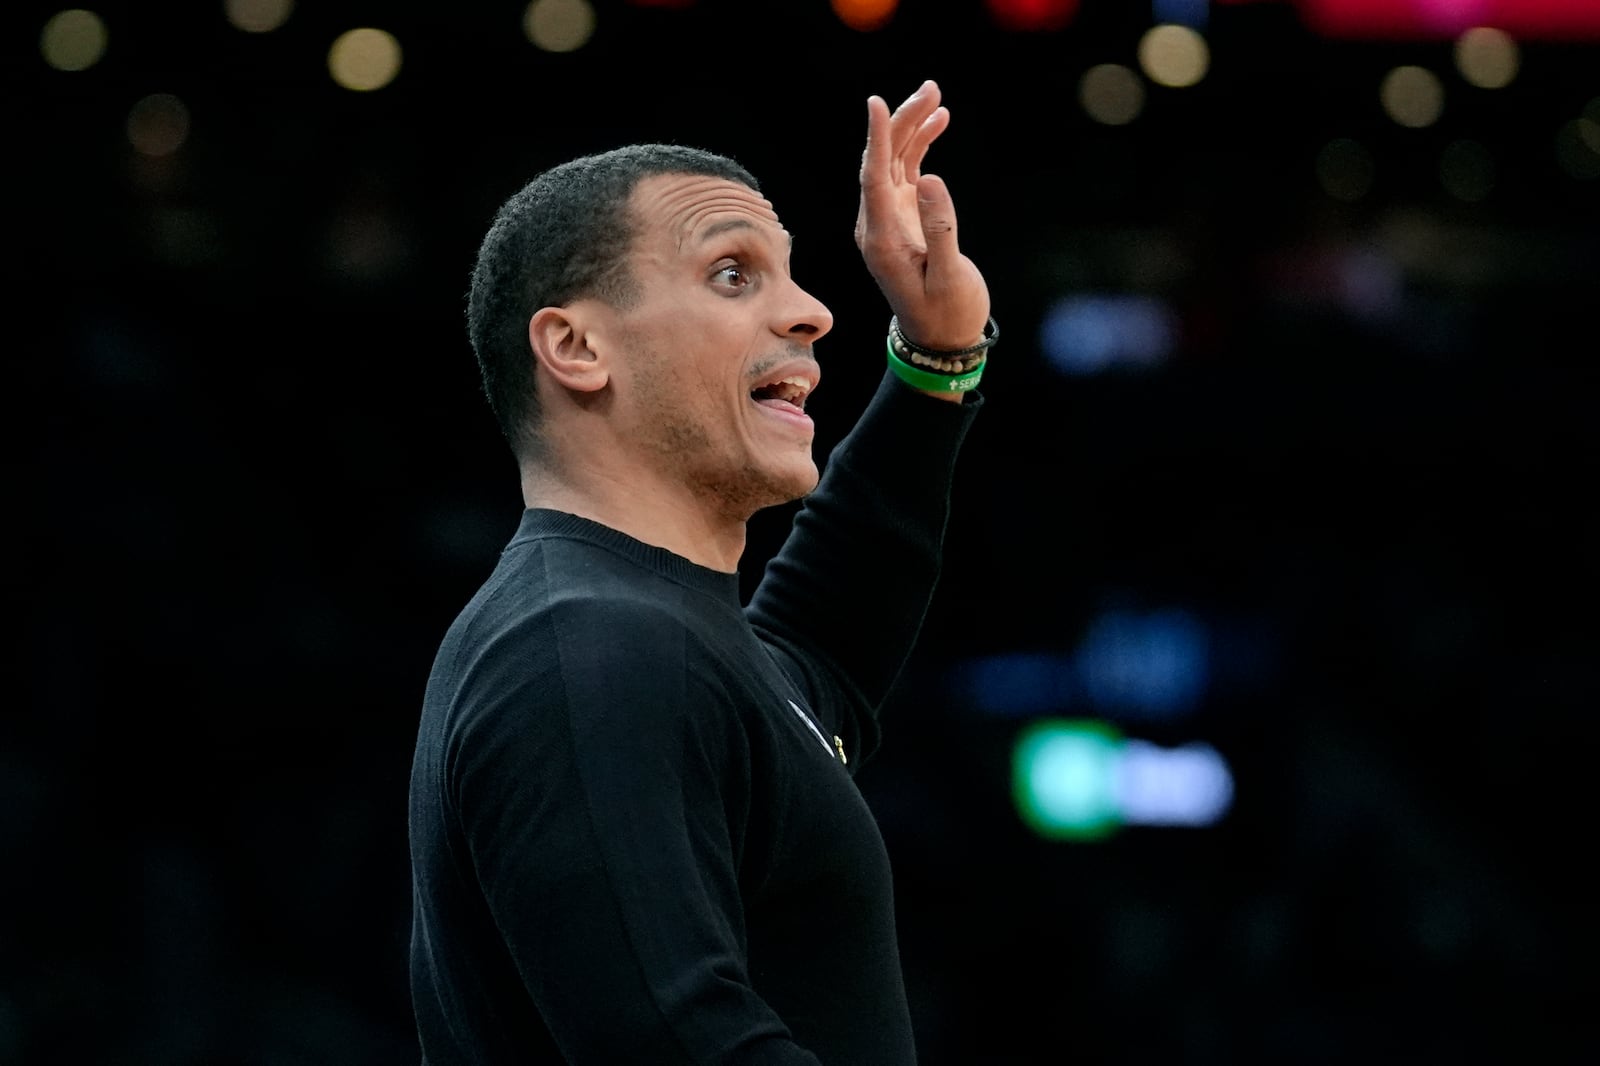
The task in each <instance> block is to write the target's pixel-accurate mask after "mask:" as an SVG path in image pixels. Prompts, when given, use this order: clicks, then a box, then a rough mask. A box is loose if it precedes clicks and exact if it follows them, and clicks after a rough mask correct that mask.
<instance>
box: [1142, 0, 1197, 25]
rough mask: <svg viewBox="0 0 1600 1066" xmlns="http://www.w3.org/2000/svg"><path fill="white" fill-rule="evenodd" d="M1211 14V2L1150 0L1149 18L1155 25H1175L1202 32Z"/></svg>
mask: <svg viewBox="0 0 1600 1066" xmlns="http://www.w3.org/2000/svg"><path fill="white" fill-rule="evenodd" d="M1210 14H1211V0H1151V3H1150V17H1151V21H1153V22H1156V23H1177V24H1178V25H1180V26H1188V27H1189V28H1190V29H1192V30H1203V29H1205V27H1206V20H1207V19H1208V18H1209V17H1210Z"/></svg>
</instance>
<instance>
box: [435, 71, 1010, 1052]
mask: <svg viewBox="0 0 1600 1066" xmlns="http://www.w3.org/2000/svg"><path fill="white" fill-rule="evenodd" d="M948 122H949V112H948V111H947V110H946V109H945V108H944V107H943V106H942V105H941V103H940V93H939V89H938V86H937V85H935V84H934V83H933V82H931V81H930V82H926V83H924V84H923V85H922V86H921V87H920V88H919V89H917V91H916V92H915V93H913V94H912V95H911V96H909V97H908V98H907V99H906V100H905V101H904V102H903V103H902V104H901V105H900V107H899V108H897V109H896V110H895V112H894V113H893V114H891V113H890V111H889V109H888V106H887V105H886V104H885V102H884V101H883V100H882V99H881V98H879V97H877V96H873V97H871V98H869V100H868V123H867V126H868V135H867V146H866V151H865V153H864V155H863V157H862V162H861V174H860V178H861V198H860V209H859V212H858V215H857V220H856V231H855V235H856V243H857V245H858V247H859V248H860V250H861V253H862V255H863V258H864V260H865V263H866V265H867V267H868V269H869V271H870V273H871V274H872V276H873V277H874V279H876V282H877V284H878V286H879V288H880V289H881V291H882V292H883V294H884V295H885V297H886V298H887V301H888V303H889V307H890V311H891V312H892V317H891V319H890V322H891V329H890V342H889V343H890V345H891V346H892V347H890V349H889V351H888V352H886V353H885V352H884V349H881V348H878V344H881V343H883V342H882V341H876V342H870V343H868V344H866V345H864V346H863V347H862V348H859V349H857V350H856V351H853V352H851V353H850V354H851V355H854V356H858V357H860V358H874V357H875V358H878V359H886V360H887V363H888V368H887V369H886V371H885V375H884V380H883V381H882V383H881V384H880V386H879V388H878V390H877V392H876V394H875V395H874V397H873V398H872V400H871V402H870V403H869V405H868V408H867V410H866V412H865V413H864V414H863V416H862V417H861V419H860V421H859V422H858V423H857V425H856V426H855V427H854V428H853V429H852V430H851V432H850V433H849V434H848V435H847V436H846V437H845V439H844V440H843V441H841V442H840V444H839V445H838V447H837V448H836V449H835V450H834V452H833V453H832V454H831V456H830V457H829V459H828V462H827V472H826V476H825V477H822V478H821V479H820V483H819V475H818V468H817V465H816V463H815V461H814V460H813V458H812V454H811V448H812V436H813V426H812V422H811V419H810V418H809V417H808V416H807V415H806V413H805V410H804V408H805V405H806V401H807V399H808V397H809V395H810V393H811V391H812V390H813V389H814V388H815V387H816V385H817V382H818V380H819V377H820V372H819V368H818V364H817V361H816V356H815V354H814V351H813V346H814V345H815V344H816V343H817V342H818V341H820V340H821V339H822V338H823V337H824V336H825V335H826V334H827V332H828V330H829V327H830V326H831V325H832V317H831V316H830V314H829V312H828V310H827V308H826V307H824V306H823V305H822V304H821V303H819V302H818V301H817V300H816V299H815V298H814V297H812V296H811V295H810V294H809V293H807V292H806V291H804V290H803V289H801V288H800V287H799V286H798V285H797V284H796V283H795V282H794V280H793V279H792V278H791V277H790V275H789V245H790V240H789V236H788V234H787V233H786V232H785V230H784V229H783V228H782V227H781V226H780V224H779V222H778V218H777V215H776V214H774V212H773V210H772V206H771V205H770V204H769V203H768V202H767V201H766V200H765V199H763V198H762V196H761V194H760V192H759V190H758V186H757V184H756V181H755V179H754V178H753V177H751V176H750V175H749V174H747V173H746V172H745V171H744V169H743V168H742V167H741V166H740V165H739V164H737V163H735V162H733V161H732V160H730V159H726V158H724V157H722V156H718V155H713V154H710V153H706V152H702V151H699V150H695V149H689V148H684V147H679V146H672V145H636V146H632V147H629V148H623V149H618V150H615V151H612V152H607V153H601V154H598V155H594V156H588V157H584V158H581V159H578V160H574V161H572V162H570V163H567V164H564V165H562V166H558V167H555V168H553V169H552V170H550V171H548V172H546V173H545V174H543V175H541V176H539V177H537V178H535V179H534V180H533V181H532V182H531V183H530V184H529V185H528V186H527V187H525V188H524V189H523V190H522V191H521V192H519V193H518V194H517V195H515V196H513V197H512V198H511V199H510V200H509V201H507V203H506V204H505V205H504V206H503V207H502V208H501V210H500V212H499V214H498V215H497V217H496V219H495V222H494V224H493V225H492V226H491V228H490V230H489V233H488V235H487V237H486V238H485V240H484V242H483V245H482V248H481V250H480V252H479V258H478V263H477V265H476V267H475V270H474V274H473V281H472V291H471V297H470V300H469V325H470V333H471V338H472V341H473V345H474V349H475V351H476V353H477V356H478V359H479V362H480V366H481V369H482V372H483V378H484V385H485V390H486V392H487V394H488V397H489V400H490V404H491V406H492V408H493V409H494V411H495V413H496V416H497V418H498V419H499V422H500V425H501V427H502V429H503V431H504V432H505V434H506V436H507V438H508V439H509V441H510V442H511V445H512V448H513V450H514V451H515V453H516V456H517V460H518V464H519V469H520V471H521V481H522V492H523V499H524V502H525V504H526V510H525V511H524V513H523V516H522V521H521V525H520V528H519V529H518V531H517V532H516V534H515V535H514V536H513V537H512V539H511V540H510V542H509V543H508V544H507V546H506V548H505V550H504V551H503V552H502V554H501V557H500V560H499V563H498V565H497V567H496V568H495V570H494V573H493V574H492V575H491V576H490V577H489V579H488V580H487V582H486V583H485V584H484V585H483V587H482V589H480V590H479V592H478V593H477V594H476V596H475V597H474V598H473V599H472V601H471V602H470V603H469V604H468V605H467V607H466V608H465V610H464V611H463V612H462V613H461V615H460V616H459V617H458V618H457V619H456V620H455V622H454V624H453V625H452V626H451V627H450V629H449V631H448V633H447V634H446V635H445V637H444V640H443V642H442V645H441V647H440V649H439V653H438V657H437V659H436V661H435V664H434V667H433V671H432V674H431V676H430V679H429V682H428V686H427V692H426V695H425V699H424V705H423V713H422V720H421V726H420V731H419V735H418V742H417V749H416V758H415V763H414V766H413V771H412V785H411V805H410V826H411V855H412V866H413V889H414V897H415V917H414V923H413V934H412V947H411V975H412V992H413V998H414V1006H415V1011H416V1017H417V1024H418V1031H419V1035H420V1039H421V1045H422V1052H423V1058H424V1060H425V1061H426V1062H428V1063H432V1064H434V1066H444V1064H449V1066H455V1064H458V1063H461V1064H465V1063H473V1064H479V1063H518V1064H522V1066H531V1064H537V1063H576V1064H591V1063H593V1064H605V1066H619V1064H632V1063H648V1064H665V1063H725V1064H734V1063H809V1064H817V1063H826V1064H829V1066H846V1064H852V1063H859V1064H862V1066H904V1064H910V1063H913V1062H915V1058H916V1052H915V1048H914V1044H913V1034H912V1030H911V1023H910V1015H909V1011H908V1008H907V1003H906V995H905V988H904V983H903V980H902V976H901V972H900V962H899V955H898V950H897V947H896V934H895V922H894V900H893V895H892V887H891V880H890V869H889V864H888V857H887V854H886V851H885V847H884V843H883V840H882V838H881V836H880V835H879V832H878V829H877V827H876V825H875V824H874V821H873V818H872V814H871V812H870V809H869V808H868V807H867V805H866V803H865V802H864V800H863V798H862V796H861V794H860V793H859V792H858V791H857V789H856V787H855V785H854V782H853V780H852V775H853V774H854V773H855V772H856V771H857V770H858V768H859V767H860V766H861V765H862V763H863V762H865V761H866V759H867V758H868V757H869V756H870V755H871V754H872V752H873V751H874V749H875V748H876V747H877V744H878V736H879V733H878V720H877V712H878V708H879V707H880V706H881V705H882V704H883V702H884V700H885V699H886V697H887V696H888V694H889V692H890V689H891V686H892V684H893V683H894V681H895V678H896V676H897V674H898V673H899V671H900V669H901V667H902V666H903V664H904V662H905V660H906V658H907V656H908V655H909V654H910V652H911V650H912V647H913V644H914V641H915V639H916V636H917V633H918V630H919V628H920V626H921V624H922V620H923V617H924V614H925V611H926V609H927V606H928V603H929V598H930V596H931V595H932V592H933V587H934V583H935V579H936V577H937V574H938V570H939V554H940V547H941V541H942V538H943V534H944V527H945V520H946V515H947V509H948V498H949V491H950V480H951V474H952V470H953V467H954V464H955V460H956V457H957V453H958V450H959V448H960V445H961V442H962V439H963V438H964V436H965V434H966V431H967V428H968V426H969V425H970V423H971V420H972V418H973V416H974V414H975V412H976V410H977V409H978V407H979V406H980V401H979V398H978V396H977V394H976V393H974V392H972V391H970V388H971V386H973V385H975V384H976V383H977V379H978V375H979V374H981V372H982V369H983V366H982V364H983V360H984V359H985V357H986V355H987V348H988V346H989V345H990V344H992V343H993V338H994V336H995V327H994V323H993V320H992V319H991V318H990V317H989V294H988V290H987V287H986V285H985V283H984V280H983V277H982V275H981V274H980V273H979V271H978V270H977V268H976V267H975V266H974V265H973V264H972V262H971V261H970V260H968V259H967V258H966V257H965V256H964V255H963V254H962V253H961V251H960V249H959V247H958V243H957V239H956V226H955V212H954V206H953V204H952V201H951V198H950V195H949V192H948V190H947V189H946V187H945V185H944V183H943V182H942V181H941V180H940V179H939V178H937V177H934V176H932V175H924V174H922V173H921V163H922V159H923V156H924V153H925V152H926V151H927V149H928V146H929V144H930V143H931V142H932V141H933V140H934V139H935V138H936V137H937V136H938V135H939V134H940V133H941V132H942V131H943V130H944V129H945V127H946V126H947V124H948ZM930 352H931V353H933V354H931V355H930V354H927V353H930ZM878 353H884V354H878ZM802 498H803V504H802V506H801V508H800V510H799V511H798V512H797V513H796V516H795V520H794V526H793V530H792V532H791V534H790V536H789V538H788V539H787V541H786V542H785V544H784V546H783V548H782V549H781V551H779V552H778V553H777V555H776V556H775V557H774V558H773V560H772V561H771V563H770V564H769V566H768V568H767V570H766V572H765V573H764V575H763V577H762V580H761V582H760V584H759V586H758V587H757V589H756V590H755V592H754V594H753V595H752V597H751V599H750V602H749V605H748V607H741V604H740V599H739V581H738V571H737V567H738V563H739V558H740V555H741V553H742V551H743V549H744V546H745V531H746V523H747V521H748V520H749V519H750V517H751V516H752V515H753V514H754V513H755V512H756V511H758V510H759V509H761V508H763V507H768V506H772V505H775V504H781V503H785V502H787V501H793V500H800V499H802Z"/></svg>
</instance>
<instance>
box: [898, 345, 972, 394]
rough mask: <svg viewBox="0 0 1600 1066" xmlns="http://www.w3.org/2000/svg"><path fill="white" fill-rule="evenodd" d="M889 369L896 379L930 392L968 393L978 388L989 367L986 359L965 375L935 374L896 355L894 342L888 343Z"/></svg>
mask: <svg viewBox="0 0 1600 1066" xmlns="http://www.w3.org/2000/svg"><path fill="white" fill-rule="evenodd" d="M888 352H889V369H890V370H893V371H894V373H895V377H897V378H899V379H900V380H901V381H903V382H905V383H906V384H907V385H911V386H914V387H916V388H919V389H924V390H926V391H928V392H966V391H967V390H968V389H975V388H977V387H978V379H979V378H981V377H983V368H984V367H985V366H986V365H988V360H987V359H985V360H984V361H983V362H982V363H979V364H978V366H977V368H976V369H974V370H969V371H967V372H966V373H965V374H935V373H934V372H933V371H931V370H924V369H922V368H921V367H919V366H912V365H911V364H910V363H908V362H906V361H905V360H904V359H901V358H900V357H899V356H898V355H896V354H894V342H893V341H892V340H891V341H890V342H889V343H888Z"/></svg>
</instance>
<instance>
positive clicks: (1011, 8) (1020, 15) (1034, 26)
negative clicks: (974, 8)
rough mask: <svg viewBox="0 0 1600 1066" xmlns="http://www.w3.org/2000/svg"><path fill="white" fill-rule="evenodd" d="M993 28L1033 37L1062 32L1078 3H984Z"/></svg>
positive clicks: (1000, 0) (1017, 0) (1022, 0)
mask: <svg viewBox="0 0 1600 1066" xmlns="http://www.w3.org/2000/svg"><path fill="white" fill-rule="evenodd" d="M984 6H985V7H987V8H988V9H989V15H990V17H991V18H992V19H993V20H994V22H995V25H997V26H999V27H1000V28H1001V29H1003V30H1017V31H1021V32H1027V33H1035V32H1039V31H1046V30H1060V29H1065V28H1066V27H1067V26H1068V25H1069V24H1071V22H1072V20H1073V18H1074V17H1075V16H1076V15H1077V14H1078V0H984Z"/></svg>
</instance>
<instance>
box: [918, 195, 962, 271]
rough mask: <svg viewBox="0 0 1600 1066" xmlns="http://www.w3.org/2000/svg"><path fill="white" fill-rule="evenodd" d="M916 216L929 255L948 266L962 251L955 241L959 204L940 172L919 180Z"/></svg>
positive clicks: (930, 258)
mask: <svg viewBox="0 0 1600 1066" xmlns="http://www.w3.org/2000/svg"><path fill="white" fill-rule="evenodd" d="M917 215H918V217H919V218H920V219H921V221H922V235H923V238H924V239H925V240H926V241H927V243H928V258H929V260H930V261H931V262H932V263H938V264H939V265H941V266H942V265H945V264H947V263H949V262H950V261H951V259H953V258H954V257H955V256H957V255H958V254H960V252H959V245H958V243H957V241H956V205H955V201H954V200H952V199H951V198H950V190H949V188H948V187H946V185H945V183H944V179H943V178H941V177H939V176H938V175H937V174H924V175H922V177H920V178H919V179H917Z"/></svg>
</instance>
